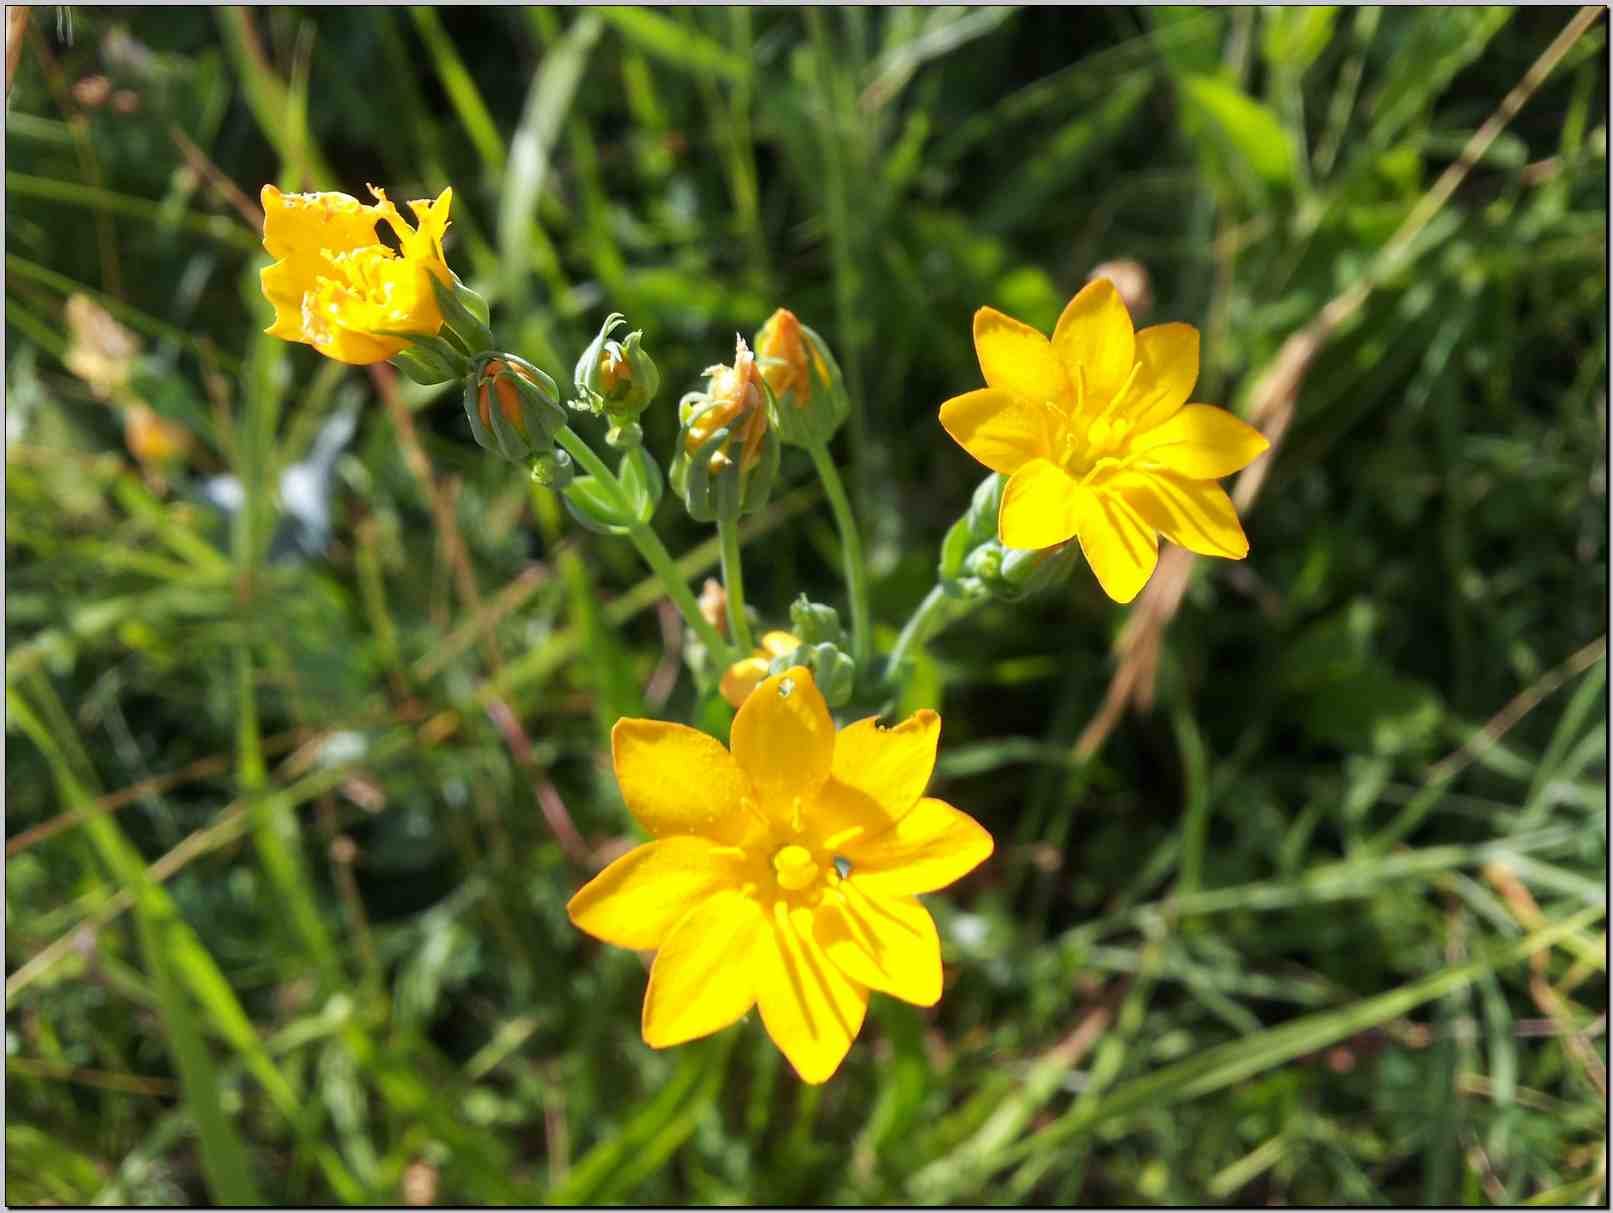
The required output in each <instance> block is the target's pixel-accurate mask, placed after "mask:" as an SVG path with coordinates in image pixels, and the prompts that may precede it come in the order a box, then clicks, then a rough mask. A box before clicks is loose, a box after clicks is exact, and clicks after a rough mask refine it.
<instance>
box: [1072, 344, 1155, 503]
mask: <svg viewBox="0 0 1613 1213" xmlns="http://www.w3.org/2000/svg"><path fill="white" fill-rule="evenodd" d="M1141 370H1142V364H1141V363H1140V362H1137V363H1133V364H1132V367H1131V374H1129V375H1127V376H1126V381H1125V382H1124V383H1123V384H1121V386H1120V390H1119V391H1117V392H1115V394H1114V395H1113V396H1111V397H1109V399H1108V401H1106V402H1105V403H1104V405H1103V407H1102V408H1100V409H1098V410H1097V411H1096V412H1093V411H1092V410H1091V409H1090V407H1089V406H1090V405H1091V404H1092V403H1093V402H1092V401H1090V400H1089V399H1088V398H1087V393H1086V377H1085V376H1084V375H1078V376H1077V378H1076V407H1075V409H1074V411H1073V412H1072V413H1071V414H1070V416H1069V419H1068V420H1067V421H1066V423H1065V429H1064V434H1063V436H1062V439H1061V441H1060V443H1059V462H1060V463H1061V464H1062V465H1063V467H1064V470H1065V471H1066V472H1068V473H1069V474H1070V475H1072V476H1074V477H1075V478H1076V479H1077V480H1081V479H1084V478H1085V477H1086V476H1087V475H1089V474H1090V473H1091V472H1092V471H1093V470H1094V469H1095V468H1096V467H1097V466H1098V465H1099V464H1100V463H1102V462H1104V461H1105V460H1113V459H1116V458H1123V456H1124V451H1125V448H1126V444H1127V442H1128V441H1129V440H1130V438H1131V433H1132V419H1131V418H1130V417H1128V416H1126V412H1127V401H1126V397H1127V395H1128V394H1129V393H1130V391H1131V387H1132V384H1134V383H1135V382H1136V381H1137V374H1138V372H1139V371H1141Z"/></svg>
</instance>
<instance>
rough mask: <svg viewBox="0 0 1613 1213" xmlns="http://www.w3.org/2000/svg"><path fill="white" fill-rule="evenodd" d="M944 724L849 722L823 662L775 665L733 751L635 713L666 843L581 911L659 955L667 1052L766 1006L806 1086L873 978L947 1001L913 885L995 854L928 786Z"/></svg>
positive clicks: (639, 798) (626, 779) (603, 879)
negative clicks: (825, 679)
mask: <svg viewBox="0 0 1613 1213" xmlns="http://www.w3.org/2000/svg"><path fill="white" fill-rule="evenodd" d="M940 732H941V720H940V717H938V716H937V715H936V714H935V713H934V712H928V711H925V712H919V713H917V714H915V715H914V716H912V717H911V718H909V719H908V720H906V721H904V722H903V723H902V724H900V725H898V726H896V727H895V728H891V729H882V728H879V727H878V726H877V725H876V723H875V721H874V719H873V718H872V717H870V718H869V719H867V720H860V721H858V722H857V723H856V724H853V725H851V726H850V727H848V728H845V729H842V730H840V731H839V732H838V733H836V732H835V728H834V722H833V721H832V720H831V719H830V718H829V710H828V708H827V707H826V706H825V704H824V702H823V696H822V695H820V694H819V693H818V688H817V687H816V686H815V685H814V684H813V681H812V674H811V672H810V671H809V670H807V669H805V668H804V667H801V666H796V667H794V668H792V669H790V670H788V671H786V672H785V673H783V674H777V675H774V676H773V677H771V678H769V679H767V680H766V681H765V682H763V683H762V684H761V685H760V686H759V687H757V688H756V691H755V692H754V693H753V694H752V695H751V697H750V698H749V699H747V700H746V701H745V705H744V707H742V708H740V710H739V714H738V715H737V716H736V717H735V718H734V727H733V736H732V741H733V751H732V753H730V752H729V751H728V750H726V749H724V748H723V747H722V746H721V745H720V744H719V743H718V742H716V741H714V740H712V739H711V738H710V737H708V736H706V735H705V734H704V733H700V732H697V731H696V730H694V729H691V728H687V727H685V726H683V725H677V724H667V723H663V722H661V721H655V720H622V721H619V722H618V723H617V725H616V728H615V730H614V732H613V733H612V734H611V750H612V756H613V757H614V759H615V763H616V778H617V780H618V781H619V782H620V783H621V787H622V795H623V797H624V798H625V799H626V801H627V806H628V808H629V809H631V810H632V811H633V815H634V816H635V817H637V818H638V820H639V822H640V823H641V824H642V825H643V826H644V828H645V829H647V830H648V831H649V832H650V833H651V834H653V835H654V836H655V840H654V841H653V842H650V843H646V844H645V845H644V846H641V847H637V848H635V849H634V850H632V851H630V852H628V854H626V855H624V856H623V857H622V858H620V859H618V860H617V861H616V862H615V863H613V864H611V865H610V866H609V867H608V868H606V869H605V870H604V871H603V872H601V873H600V874H599V875H598V876H596V877H595V878H594V879H593V880H592V881H590V882H589V883H588V884H586V885H585V886H583V888H582V890H581V891H580V892H578V894H577V895H576V896H575V897H573V898H572V899H571V903H570V905H568V906H567V910H568V911H569V913H570V914H571V920H572V921H573V922H574V923H576V924H577V926H579V927H580V928H582V929H583V930H584V931H587V932H588V933H589V934H590V935H595V936H598V937H599V938H600V939H603V940H605V941H606V942H608V943H614V944H617V945H619V946H621V947H625V948H656V949H658V951H657V953H656V957H655V963H654V965H653V966H652V967H651V969H650V984H649V989H648V990H647V991H646V993H645V996H644V1015H643V1032H644V1039H645V1041H646V1042H647V1043H648V1044H649V1045H651V1046H652V1047H654V1048H665V1047H666V1046H668V1045H675V1044H681V1043H683V1042H684V1041H688V1040H694V1039H696V1038H697V1037H701V1036H707V1035H710V1034H711V1033H712V1032H716V1031H720V1030H721V1029H723V1028H726V1027H727V1026H728V1025H729V1024H731V1023H733V1022H735V1021H736V1020H738V1019H739V1018H740V1017H741V1016H743V1015H744V1014H745V1013H746V1012H748V1011H749V1010H750V1009H751V1007H752V1006H758V1007H760V1009H761V1013H762V1023H763V1025H764V1026H765V1027H766V1028H767V1032H768V1035H770V1036H771V1037H772V1038H773V1041H774V1043H776V1044H777V1045H778V1047H779V1048H780V1049H781V1050H782V1051H783V1052H784V1055H785V1056H786V1057H788V1058H789V1059H790V1064H791V1065H793V1066H794V1067H795V1070H796V1073H798V1074H799V1075H800V1076H801V1077H802V1078H803V1079H805V1080H806V1081H807V1082H812V1083H818V1082H823V1081H824V1080H825V1079H827V1078H828V1077H829V1076H830V1075H831V1074H833V1073H834V1072H835V1070H836V1069H837V1068H838V1067H839V1065H840V1062H841V1060H842V1059H843V1058H844V1057H845V1055H846V1052H847V1050H849V1049H850V1048H851V1042H852V1041H853V1040H854V1039H855V1038H856V1036H857V1032H858V1031H859V1030H860V1028H861V1027H862V1021H863V1014H864V1012H865V1011H866V1009H867V1006H868V993H869V991H870V990H882V991H884V992H885V993H888V994H892V995H895V996H896V997H897V998H900V999H903V1000H904V1001H907V1002H911V1003H915V1004H917V1005H919V1006H931V1005H933V1004H934V1003H935V1002H936V1001H937V1000H939V999H940V997H941V945H940V940H939V939H938V937H937V935H936V930H935V923H934V921H933V920H932V919H931V918H930V914H929V911H928V910H926V909H925V908H924V906H923V905H921V904H920V903H919V901H918V898H917V897H916V896H914V895H915V894H917V893H928V892H931V891H932V890H935V889H939V888H943V887H945V886H946V885H949V884H951V883H952V882H953V881H955V880H957V879H958V878H959V877H960V876H963V875H964V874H965V873H967V872H969V871H970V870H972V869H973V868H974V867H976V866H977V865H978V864H980V863H981V862H983V861H984V860H985V859H986V857H987V856H989V855H990V854H991V851H992V841H991V835H989V834H988V833H986V831H985V830H983V829H982V828H981V827H980V825H979V824H978V823H977V822H976V821H975V820H974V819H973V818H971V817H969V816H967V815H966V814H964V813H961V812H959V811H958V810H957V809H955V808H953V807H952V806H951V805H948V804H946V803H944V802H942V801H940V800H935V799H931V798H929V797H926V796H925V795H924V787H925V784H927V783H928V782H929V779H930V773H931V771H932V769H933V768H934V766H935V746H936V740H937V738H938V737H939V736H940Z"/></svg>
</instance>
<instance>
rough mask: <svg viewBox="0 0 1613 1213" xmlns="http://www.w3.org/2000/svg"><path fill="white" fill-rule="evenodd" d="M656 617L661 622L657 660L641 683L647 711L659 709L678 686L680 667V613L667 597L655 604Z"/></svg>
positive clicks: (681, 647)
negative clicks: (652, 669)
mask: <svg viewBox="0 0 1613 1213" xmlns="http://www.w3.org/2000/svg"><path fill="white" fill-rule="evenodd" d="M655 615H656V619H657V620H658V621H659V623H660V625H661V660H660V661H658V662H657V663H656V666H655V670H654V672H653V673H651V675H650V679H649V681H648V682H646V683H645V684H644V704H645V706H646V707H648V708H649V709H650V710H651V711H659V710H660V709H661V708H662V706H663V705H665V703H666V701H667V698H668V697H669V696H670V695H671V694H672V690H673V688H674V687H676V686H677V685H678V671H679V670H680V669H681V668H682V666H683V616H682V615H680V614H678V608H677V607H676V606H675V605H673V602H672V600H671V599H670V598H663V599H661V600H660V601H659V602H657V603H656V604H655Z"/></svg>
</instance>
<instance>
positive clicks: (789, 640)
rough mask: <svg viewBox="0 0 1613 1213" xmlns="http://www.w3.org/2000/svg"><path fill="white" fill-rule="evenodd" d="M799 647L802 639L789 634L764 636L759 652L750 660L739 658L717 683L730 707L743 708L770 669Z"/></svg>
mask: <svg viewBox="0 0 1613 1213" xmlns="http://www.w3.org/2000/svg"><path fill="white" fill-rule="evenodd" d="M800 647H801V640H800V637H798V636H794V635H792V634H791V633H789V632H768V633H767V634H766V635H764V636H763V637H762V645H761V647H760V648H759V649H757V650H756V651H755V652H754V653H752V654H751V655H750V656H749V657H742V658H740V659H739V660H738V661H736V662H734V664H733V665H731V666H729V667H728V668H727V669H726V670H724V671H723V676H722V681H721V682H719V683H718V684H717V689H718V690H719V691H721V692H722V697H723V698H724V699H726V700H727V701H728V706H729V707H731V708H740V707H744V706H745V701H746V700H747V699H749V698H750V693H751V692H752V691H754V690H755V689H756V688H757V687H758V686H759V685H761V681H762V679H764V678H766V677H767V667H768V666H770V665H772V664H773V661H774V659H775V658H778V657H783V656H785V655H786V654H788V653H793V652H795V650H796V649H798V648H800Z"/></svg>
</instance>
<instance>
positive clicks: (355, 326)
mask: <svg viewBox="0 0 1613 1213" xmlns="http://www.w3.org/2000/svg"><path fill="white" fill-rule="evenodd" d="M370 192H371V193H373V194H374V195H375V199H376V200H375V202H373V203H363V202H360V201H359V200H358V199H357V198H352V197H349V196H348V195H347V194H336V193H325V194H282V193H281V192H280V191H279V190H277V189H276V188H275V187H274V186H272V185H266V186H264V187H263V195H262V197H263V214H264V221H263V247H264V248H266V249H268V250H269V253H270V255H271V256H273V257H274V258H276V260H275V263H274V264H273V265H271V266H269V267H268V268H266V269H265V270H264V271H263V275H262V281H263V294H264V296H265V297H266V298H267V299H268V300H269V302H270V303H272V304H274V323H273V324H272V325H270V326H269V327H268V329H266V330H265V331H266V332H267V333H268V334H269V335H270V336H272V337H282V338H284V339H285V340H287V341H301V342H303V343H304V344H306V345H311V346H313V347H314V348H315V349H317V350H318V351H319V352H320V353H321V354H324V355H325V356H326V357H327V358H334V359H336V360H337V361H338V362H349V363H353V364H355V365H358V366H364V365H368V364H369V363H372V362H384V361H385V360H386V359H388V358H390V357H392V356H393V355H394V354H396V353H397V352H398V351H399V350H401V349H403V348H404V347H405V346H406V345H408V344H409V341H408V338H407V337H405V336H399V335H397V334H402V333H426V334H431V335H435V334H436V333H437V331H438V330H439V329H441V328H442V323H443V317H442V310H441V309H440V308H439V306H438V304H437V298H436V293H435V291H434V290H433V288H432V279H433V278H435V279H436V280H437V281H439V282H441V283H442V284H443V285H444V286H445V287H449V288H450V289H451V288H452V287H453V274H452V272H451V271H450V270H449V269H448V263H447V261H446V260H445V259H444V257H443V251H442V239H443V234H444V233H445V232H446V231H447V230H448V207H449V205H450V203H451V202H452V200H453V191H452V190H447V189H445V190H443V192H442V193H441V194H439V195H438V196H437V200H436V201H435V202H427V201H424V200H421V201H416V202H411V203H409V209H410V210H411V211H413V212H414V217H415V224H414V225H411V224H410V223H409V221H408V220H407V219H405V218H404V217H403V216H402V215H401V214H400V213H399V212H398V208H397V207H396V206H394V205H393V204H392V203H391V202H390V201H388V200H387V196H386V194H385V193H384V192H383V191H381V190H378V189H376V188H375V187H374V186H373V185H372V186H371V187H370ZM383 222H384V223H386V225H387V226H388V227H390V228H391V229H392V233H393V235H394V236H395V237H396V238H397V242H398V246H399V247H398V248H397V249H392V248H389V247H387V245H385V244H383V243H382V242H381V239H380V236H379V233H378V231H377V225H378V224H380V223H383Z"/></svg>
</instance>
